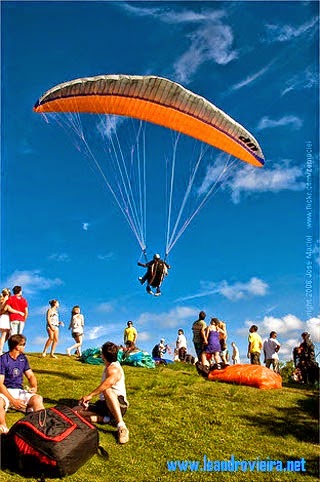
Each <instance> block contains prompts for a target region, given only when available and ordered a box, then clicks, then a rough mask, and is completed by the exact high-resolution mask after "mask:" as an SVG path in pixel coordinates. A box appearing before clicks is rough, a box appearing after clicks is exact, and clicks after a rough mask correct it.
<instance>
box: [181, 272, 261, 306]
mask: <svg viewBox="0 0 320 482" xmlns="http://www.w3.org/2000/svg"><path fill="white" fill-rule="evenodd" d="M201 284H202V285H203V286H205V289H204V290H202V291H200V292H199V293H195V294H193V295H189V296H185V297H183V298H179V299H178V300H176V301H186V300H192V299H196V298H203V297H205V296H210V295H220V296H223V297H224V298H227V299H228V300H230V301H238V300H241V299H244V298H248V297H251V296H265V295H266V293H267V291H268V288H269V286H268V284H267V283H266V282H265V281H263V280H261V279H259V278H256V277H252V278H251V279H250V280H249V281H248V282H246V283H243V282H239V281H238V282H236V283H233V284H229V283H228V282H227V281H225V280H223V281H220V282H219V283H216V282H209V283H208V282H202V283H201Z"/></svg>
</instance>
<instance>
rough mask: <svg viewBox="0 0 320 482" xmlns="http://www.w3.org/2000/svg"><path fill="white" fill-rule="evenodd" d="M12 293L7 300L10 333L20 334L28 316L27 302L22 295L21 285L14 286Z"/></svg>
mask: <svg viewBox="0 0 320 482" xmlns="http://www.w3.org/2000/svg"><path fill="white" fill-rule="evenodd" d="M12 291H13V295H12V296H10V298H9V299H8V301H7V305H6V306H7V311H8V313H9V318H10V335H22V332H23V329H24V326H25V322H26V319H27V317H28V302H27V300H26V299H25V298H23V296H22V288H21V286H14V288H13V290H12Z"/></svg>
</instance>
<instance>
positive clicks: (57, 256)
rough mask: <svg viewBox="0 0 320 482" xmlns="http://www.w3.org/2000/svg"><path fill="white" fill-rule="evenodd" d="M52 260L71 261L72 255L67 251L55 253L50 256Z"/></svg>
mask: <svg viewBox="0 0 320 482" xmlns="http://www.w3.org/2000/svg"><path fill="white" fill-rule="evenodd" d="M49 259H50V260H53V261H58V262H62V263H63V262H66V261H70V257H69V255H68V254H67V253H53V254H51V255H50V256H49Z"/></svg>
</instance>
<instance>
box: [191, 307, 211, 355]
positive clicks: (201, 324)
mask: <svg viewBox="0 0 320 482" xmlns="http://www.w3.org/2000/svg"><path fill="white" fill-rule="evenodd" d="M205 317H206V313H205V312H204V311H200V313H199V318H198V320H196V321H195V322H194V323H193V325H192V331H193V344H194V349H195V352H196V355H197V357H198V360H199V361H200V359H201V353H202V351H203V342H204V340H205V334H204V330H205V329H206V327H207V325H206V322H205V321H204V320H205Z"/></svg>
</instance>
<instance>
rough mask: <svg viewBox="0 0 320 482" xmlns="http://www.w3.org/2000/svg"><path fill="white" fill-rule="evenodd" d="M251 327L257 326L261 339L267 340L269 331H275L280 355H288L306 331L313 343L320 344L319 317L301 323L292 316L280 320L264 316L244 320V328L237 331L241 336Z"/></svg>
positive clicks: (285, 316) (288, 315)
mask: <svg viewBox="0 0 320 482" xmlns="http://www.w3.org/2000/svg"><path fill="white" fill-rule="evenodd" d="M251 325H257V326H258V328H259V334H260V336H261V337H262V338H268V337H269V334H270V332H271V331H276V332H277V334H278V338H279V341H280V343H281V355H282V356H283V355H290V356H291V354H292V350H293V348H294V347H295V346H298V345H299V344H300V343H301V342H302V338H301V333H303V332H304V331H308V332H309V333H310V335H311V338H312V341H313V342H314V343H319V342H320V316H317V317H314V318H310V319H308V320H307V321H302V320H301V319H300V318H298V317H297V316H295V315H293V314H290V313H289V314H287V315H284V316H283V317H281V318H277V317H274V316H265V317H264V318H263V319H262V320H246V321H245V323H244V327H243V328H241V329H240V330H238V332H239V333H241V334H242V335H244V334H246V333H248V329H249V327H250V326H251Z"/></svg>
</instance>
